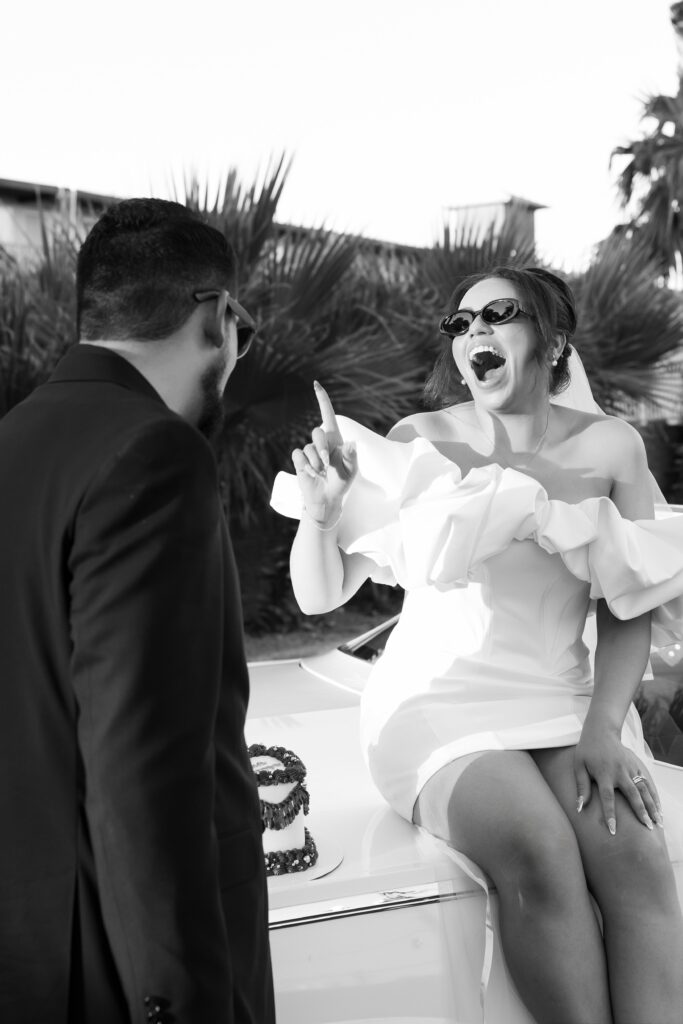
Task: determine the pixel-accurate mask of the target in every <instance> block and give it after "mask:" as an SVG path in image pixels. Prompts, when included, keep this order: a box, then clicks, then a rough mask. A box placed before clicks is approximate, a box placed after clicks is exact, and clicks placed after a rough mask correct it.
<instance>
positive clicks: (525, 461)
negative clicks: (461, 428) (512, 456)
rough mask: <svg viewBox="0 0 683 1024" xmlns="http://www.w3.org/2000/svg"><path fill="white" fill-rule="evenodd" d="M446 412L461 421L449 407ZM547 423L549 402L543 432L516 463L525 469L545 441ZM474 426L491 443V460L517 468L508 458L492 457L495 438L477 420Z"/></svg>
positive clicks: (500, 464)
mask: <svg viewBox="0 0 683 1024" xmlns="http://www.w3.org/2000/svg"><path fill="white" fill-rule="evenodd" d="M448 412H450V413H451V415H452V416H453V418H454V419H456V420H459V421H460V422H461V423H462V422H463V421H462V420H461V419H460V417H459V416H456V415H455V413H454V412H453V411H452V410H451V409H449V410H448ZM549 424H550V403H548V409H547V411H546V415H545V426H544V428H543V432H542V433H541V436H540V437H539V439H538V441H537V442H536V444H535V445H534V447H533V448H532V450H531V451H530V452H529V453H528V455H527V457H526V458H525V459H522V460H521V462H519V463H518V465H521V466H523V467H524V468H525V469H528V468H529V466H530V465H531V463H532V462H533V461H534V459H535V458H536V456H537V455H538V453H539V452H540V450H541V448H542V447H543V444H544V442H545V439H546V436H547V434H548V426H549ZM474 426H475V427H476V428H477V430H478V431H479V433H480V434H482V435H483V436H484V437H485V438H486V440H487V441H488V442H489V444H490V445H491V448H492V451H491V457H492V461H495V462H496V463H497V464H498V465H499V466H502V467H503V468H504V469H515V468H517V467H516V466H515V465H512V464H511V463H510V461H509V460H503V459H502V458H500V457H498V456H496V457H495V458H494V454H495V450H496V443H495V439H494V438H491V437H489V435H488V434H487V433H486V431H485V430H484V428H483V427H482V426H480V424H479V423H478V422H477V423H475V424H474Z"/></svg>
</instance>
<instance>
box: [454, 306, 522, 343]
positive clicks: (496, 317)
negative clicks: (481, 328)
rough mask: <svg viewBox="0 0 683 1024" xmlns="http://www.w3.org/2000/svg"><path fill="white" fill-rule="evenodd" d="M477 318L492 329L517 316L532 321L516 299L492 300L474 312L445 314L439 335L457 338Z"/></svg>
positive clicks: (465, 331)
mask: <svg viewBox="0 0 683 1024" xmlns="http://www.w3.org/2000/svg"><path fill="white" fill-rule="evenodd" d="M478 316H480V317H481V318H482V320H483V321H484V323H485V324H489V325H490V326H492V327H493V326H496V325H497V324H507V323H509V322H510V320H514V319H515V317H517V316H528V317H529V319H530V320H533V316H532V315H531V313H527V312H525V310H523V309H521V308H520V305H519V302H518V301H517V299H493V300H492V301H491V302H487V303H486V305H485V306H482V308H481V309H478V310H476V311H475V310H473V309H459V310H458V312H457V313H447V314H446V316H444V317H442V318H441V320H440V321H439V331H440V332H441V334H447V335H448V337H449V338H459V337H460V336H461V335H463V334H467V332H468V331H469V329H470V327H471V326H472V324H473V323H474V321H475V320H476V319H477V317H478Z"/></svg>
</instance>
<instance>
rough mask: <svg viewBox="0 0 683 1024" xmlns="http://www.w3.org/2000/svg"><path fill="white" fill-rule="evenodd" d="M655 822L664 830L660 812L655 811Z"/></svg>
mask: <svg viewBox="0 0 683 1024" xmlns="http://www.w3.org/2000/svg"><path fill="white" fill-rule="evenodd" d="M655 822H656V823H657V825H659V827H660V828H664V817H663V815H662V812H661V811H655Z"/></svg>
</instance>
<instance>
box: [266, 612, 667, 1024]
mask: <svg viewBox="0 0 683 1024" xmlns="http://www.w3.org/2000/svg"><path fill="white" fill-rule="evenodd" d="M397 618H398V617H396V618H394V619H392V620H390V621H389V622H387V623H385V624H383V625H382V626H379V627H377V628H376V629H374V630H372V631H371V632H369V633H366V634H365V635H363V636H361V637H358V638H357V639H356V640H353V641H351V642H350V643H347V644H344V645H342V646H341V647H339V648H338V649H336V650H333V651H330V652H328V653H325V654H321V655H317V656H314V657H309V658H304V659H302V660H296V659H291V660H286V661H275V662H254V663H252V664H250V666H249V669H250V676H251V688H252V689H251V701H250V706H249V716H248V719H247V729H246V735H247V742H248V743H249V744H252V743H263V744H265V745H266V746H282V747H285V748H287V749H290V750H293V751H294V752H295V753H296V754H297V755H298V756H299V757H300V758H301V760H302V761H303V762H304V764H305V765H306V767H307V770H308V776H307V780H306V782H307V787H308V790H309V792H310V815H309V817H308V818H307V819H306V824H307V827H308V828H309V829H310V831H311V833H312V835H313V838H314V839H315V841H316V843H317V846H318V850H319V861H318V864H317V865H316V867H315V869H314V870H311V871H307V872H302V873H300V874H291V875H282V876H279V877H274V878H270V879H269V881H268V887H269V899H270V938H271V948H272V954H273V969H274V975H275V991H276V1005H277V1016H278V1024H452V1022H454V1021H455V1022H461V1024H465V1022H467V1024H470V1022H475V1021H476V1022H478V1021H481V1020H482V1006H481V1000H480V983H481V979H482V963H483V960H484V949H485V936H486V929H485V917H486V914H485V910H486V897H485V894H484V891H483V890H482V889H481V888H480V887H479V886H478V885H477V884H476V883H475V882H474V881H472V879H471V878H469V877H468V875H466V874H465V873H464V871H462V869H461V868H460V867H458V866H457V865H456V864H455V863H454V861H453V860H451V858H450V857H449V856H448V854H447V852H446V848H445V845H444V844H439V843H437V842H436V841H429V840H426V839H425V838H423V837H422V836H421V835H420V833H419V832H418V830H417V829H415V828H413V827H412V826H411V825H409V824H408V823H407V822H406V821H404V820H403V819H402V818H401V817H399V816H398V815H397V814H396V813H395V812H394V811H392V810H391V809H390V808H389V807H388V806H387V805H386V803H385V802H384V801H383V799H382V798H381V796H380V795H379V793H378V792H377V791H376V790H375V788H374V786H373V784H372V781H371V779H370V777H369V775H368V772H367V769H366V767H365V763H364V761H363V758H362V754H361V749H360V743H359V723H358V704H359V695H360V693H361V691H362V689H363V686H364V684H365V681H366V679H367V676H368V673H369V670H370V666H371V664H372V662H373V661H374V660H376V658H378V657H380V656H381V653H382V650H383V648H384V644H385V642H386V638H387V636H388V634H389V632H390V631H391V629H392V628H393V626H394V624H395V622H396V621H397ZM654 670H655V671H654V680H653V681H652V682H650V683H645V684H643V688H642V692H641V694H640V695H639V699H638V702H637V703H638V706H639V709H640V710H641V714H643V717H644V722H645V728H646V735H647V738H648V739H649V741H650V744H651V746H652V747H653V748H654V751H655V754H656V756H658V757H662V756H667V757H669V758H670V759H672V760H678V762H679V765H681V764H683V734H682V733H681V726H683V651H682V650H681V648H680V645H672V647H671V648H670V649H668V650H667V651H665V652H663V655H662V656H660V657H659V658H657V659H655V664H654ZM679 698H680V699H679ZM646 705H647V706H646ZM648 714H649V715H650V719H651V720H650V722H649V726H650V727H651V728H650V729H649V732H648ZM677 715H678V716H679V724H678V725H677V724H676V722H675V717H676V716H677ZM655 728H658V729H659V733H657V732H654V731H653V730H654V729H655ZM656 779H657V783H658V786H659V788H660V790H666V791H667V792H674V793H675V792H677V793H678V799H679V800H680V801H681V806H683V767H680V766H673V765H671V764H665V763H663V761H658V763H657V767H656ZM675 870H676V877H677V882H678V885H679V893H680V894H681V896H682V897H683V863H677V864H676V865H675ZM491 904H492V906H491V910H492V913H493V916H494V920H495V915H496V899H495V893H494V894H493V897H492V900H491ZM496 934H497V933H496V929H495V928H494V935H496ZM485 1004H486V1021H487V1024H533V1021H532V1018H531V1017H530V1015H529V1014H528V1012H527V1011H526V1009H525V1008H524V1006H523V1005H522V1003H521V1002H520V1000H519V997H518V996H517V994H516V991H515V989H514V986H513V985H512V982H511V981H510V980H509V976H508V974H507V969H506V967H505V964H504V961H503V958H502V955H501V951H500V947H499V945H498V940H497V937H496V938H495V939H494V944H493V961H492V969H491V973H490V978H489V981H488V986H487V990H486V995H485Z"/></svg>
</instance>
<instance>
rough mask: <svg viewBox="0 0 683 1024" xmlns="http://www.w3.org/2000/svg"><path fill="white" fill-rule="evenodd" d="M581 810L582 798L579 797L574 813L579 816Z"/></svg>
mask: <svg viewBox="0 0 683 1024" xmlns="http://www.w3.org/2000/svg"><path fill="white" fill-rule="evenodd" d="M582 810H583V797H582V796H580V797H579V799H578V800H577V801H576V813H577V814H581V811H582Z"/></svg>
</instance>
